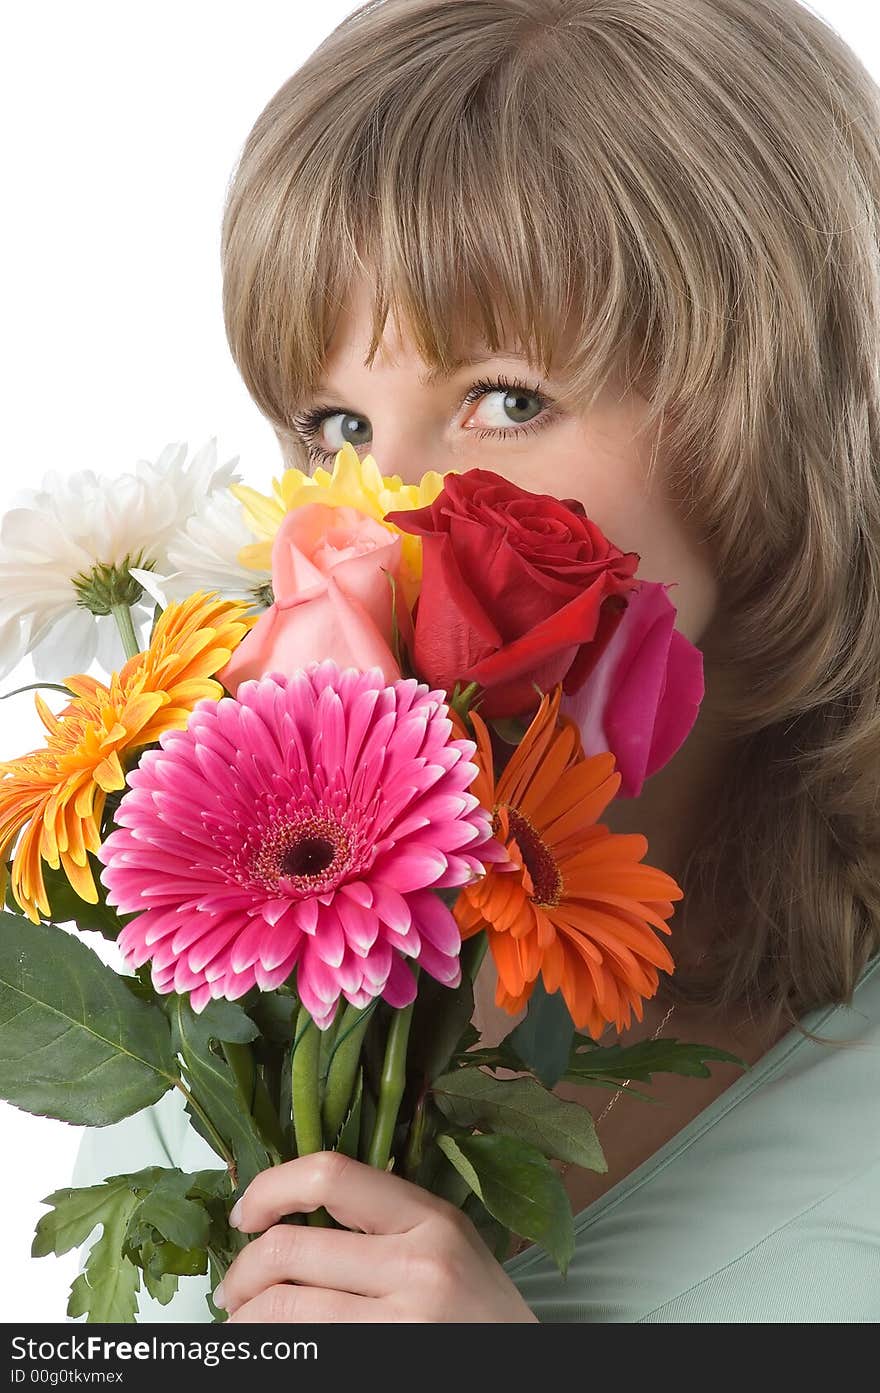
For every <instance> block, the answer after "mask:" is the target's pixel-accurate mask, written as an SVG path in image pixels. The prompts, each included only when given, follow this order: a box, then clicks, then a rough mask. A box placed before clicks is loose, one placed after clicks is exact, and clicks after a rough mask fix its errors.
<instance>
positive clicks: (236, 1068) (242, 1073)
mask: <svg viewBox="0 0 880 1393" xmlns="http://www.w3.org/2000/svg"><path fill="white" fill-rule="evenodd" d="M221 1043H222V1046H223V1053H224V1055H225V1056H226V1063H227V1064H228V1065H229V1067H230V1069H231V1070H232V1072H233V1074H234V1075H235V1081H236V1083H237V1084H238V1091H239V1093H240V1094H241V1097H242V1102H243V1103H244V1105H245V1107H246V1108H247V1110H248V1112H250V1111H251V1108H252V1107H253V1103H254V1057H253V1055H252V1053H251V1049H250V1046H249V1045H239V1044H236V1043H235V1042H234V1041H232V1040H223V1041H222V1042H221Z"/></svg>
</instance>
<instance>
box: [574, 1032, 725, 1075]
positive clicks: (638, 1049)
mask: <svg viewBox="0 0 880 1393" xmlns="http://www.w3.org/2000/svg"><path fill="white" fill-rule="evenodd" d="M706 1060H714V1061H716V1062H717V1063H721V1064H739V1065H740V1067H741V1068H742V1069H747V1068H748V1067H749V1066H748V1064H747V1063H746V1061H745V1060H744V1059H740V1058H739V1056H738V1055H735V1054H728V1052H727V1050H719V1049H716V1048H715V1047H714V1046H712V1045H695V1044H691V1043H689V1042H680V1041H678V1040H675V1039H665V1038H664V1039H660V1040H641V1041H639V1043H638V1044H637V1045H628V1046H625V1047H624V1046H621V1045H610V1046H608V1047H607V1048H604V1049H603V1048H600V1047H599V1046H598V1045H596V1044H595V1043H594V1042H593V1041H592V1040H589V1038H588V1037H584V1036H582V1035H577V1036H575V1044H574V1048H573V1049H572V1052H571V1055H570V1057H569V1062H568V1068H567V1069H566V1071H565V1074H564V1076H563V1077H564V1081H565V1082H566V1083H592V1082H594V1081H596V1080H601V1079H609V1080H615V1081H616V1080H625V1079H626V1080H628V1079H641V1080H642V1081H643V1082H645V1083H650V1082H651V1079H652V1076H653V1075H654V1074H681V1075H684V1076H686V1077H688V1078H699V1079H705V1078H708V1077H709V1074H710V1072H711V1071H710V1070H709V1069H708V1068H707V1067H706V1063H705V1061H706Z"/></svg>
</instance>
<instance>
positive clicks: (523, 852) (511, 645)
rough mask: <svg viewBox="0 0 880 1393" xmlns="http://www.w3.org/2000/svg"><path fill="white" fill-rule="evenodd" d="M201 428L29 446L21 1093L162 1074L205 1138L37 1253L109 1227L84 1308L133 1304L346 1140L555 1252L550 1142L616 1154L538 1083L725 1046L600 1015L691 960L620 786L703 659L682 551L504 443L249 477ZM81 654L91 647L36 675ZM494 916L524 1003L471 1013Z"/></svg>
mask: <svg viewBox="0 0 880 1393" xmlns="http://www.w3.org/2000/svg"><path fill="white" fill-rule="evenodd" d="M184 457H185V447H183V448H182V451H181V450H175V449H173V448H171V449H169V450H168V451H166V452H165V453H164V454H163V456H162V457H161V458H160V460H159V461H158V462H157V463H156V464H147V463H144V462H142V464H141V466H139V469H138V472H137V474H135V475H128V476H123V477H122V478H119V479H111V480H107V479H100V478H97V477H96V476H95V475H94V474H93V473H91V472H86V473H84V474H82V475H78V476H74V477H73V478H71V479H70V480H67V481H64V480H59V479H57V478H55V479H50V480H47V481H46V487H45V488H44V489H43V491H42V492H37V493H33V494H29V495H27V496H26V497H25V498H24V500H23V502H22V505H21V506H19V507H16V508H14V509H12V510H11V511H10V512H8V513H7V514H6V515H5V517H4V518H3V523H2V529H0V583H2V587H3V597H2V608H0V672H8V671H10V670H11V668H12V667H13V666H14V665H15V664H16V663H17V662H18V661H19V659H20V658H21V657H22V656H24V654H25V653H27V652H30V653H31V654H32V655H33V660H34V666H35V672H36V675H37V676H38V677H39V678H40V679H41V680H40V681H39V682H37V683H34V684H32V685H33V686H34V687H38V688H39V687H42V688H54V689H55V690H58V691H61V692H63V693H64V695H65V698H66V699H67V700H66V704H65V705H63V706H62V707H61V709H60V710H58V711H53V710H51V709H50V707H49V705H48V704H47V702H46V700H45V699H44V698H43V697H42V696H41V695H40V694H39V692H38V691H37V692H36V693H35V696H34V700H35V702H36V708H37V712H38V713H39V716H40V719H41V721H42V723H43V725H44V726H45V728H46V733H47V734H46V741H45V745H44V747H43V748H41V749H37V750H34V751H32V752H30V753H28V754H25V755H23V756H21V757H19V758H17V759H12V760H10V761H7V762H5V763H3V764H2V765H0V870H2V873H3V878H4V885H3V891H2V894H3V896H5V905H6V910H7V912H5V913H3V914H2V915H0V1096H2V1097H3V1098H5V1099H7V1100H8V1101H9V1102H11V1103H13V1104H14V1105H15V1106H17V1107H19V1108H22V1109H25V1110H26V1111H28V1112H31V1113H36V1114H39V1115H42V1116H50V1117H55V1118H59V1119H61V1120H63V1121H66V1122H68V1123H71V1124H77V1125H85V1126H89V1127H102V1126H106V1125H107V1124H109V1123H112V1122H116V1121H119V1120H121V1119H122V1118H124V1117H127V1116H129V1115H131V1114H133V1113H136V1112H138V1111H140V1110H141V1109H143V1108H147V1107H150V1106H151V1105H153V1104H154V1103H156V1102H157V1100H158V1099H159V1098H160V1097H162V1095H163V1094H164V1093H165V1092H166V1091H167V1090H168V1089H178V1090H179V1091H180V1092H181V1094H182V1095H183V1098H184V1099H185V1106H186V1110H187V1113H188V1116H189V1119H190V1122H191V1125H192V1126H193V1127H194V1128H195V1129H196V1130H197V1132H198V1133H199V1134H200V1135H201V1136H202V1137H203V1138H204V1139H205V1140H206V1141H207V1142H208V1143H209V1145H210V1147H211V1148H212V1149H213V1150H214V1151H215V1152H216V1155H217V1161H218V1164H217V1167H216V1169H207V1170H201V1171H198V1172H197V1173H194V1174H187V1173H183V1172H181V1171H180V1170H178V1169H175V1168H171V1167H169V1168H162V1167H155V1166H152V1167H149V1168H147V1169H142V1170H135V1171H132V1172H131V1173H128V1174H122V1175H114V1176H110V1177H107V1178H106V1179H105V1181H104V1182H103V1183H102V1184H100V1185H97V1186H90V1187H87V1188H83V1189H70V1188H67V1189H61V1190H58V1191H56V1192H55V1193H53V1194H51V1195H49V1196H47V1197H46V1199H45V1200H44V1203H45V1204H47V1205H48V1206H49V1207H50V1208H49V1211H48V1212H47V1213H46V1214H44V1215H43V1216H42V1218H41V1219H40V1221H39V1223H38V1225H37V1231H36V1237H35V1241H34V1247H33V1253H34V1255H35V1256H39V1255H43V1254H46V1253H50V1252H53V1253H63V1252H66V1251H68V1250H70V1249H71V1248H73V1247H74V1246H76V1245H78V1244H81V1243H83V1242H84V1241H85V1239H86V1238H87V1237H88V1236H89V1234H90V1233H91V1232H92V1230H93V1228H94V1227H95V1225H96V1224H98V1223H100V1224H101V1225H102V1235H101V1237H100V1238H99V1239H98V1240H97V1242H95V1244H94V1245H93V1247H92V1249H91V1252H90V1254H89V1259H88V1263H87V1265H86V1268H85V1270H84V1271H83V1272H82V1273H81V1274H80V1275H79V1276H78V1277H77V1279H76V1280H75V1282H74V1283H73V1287H72V1290H71V1296H70V1302H69V1305H68V1314H69V1315H70V1316H71V1317H75V1316H81V1315H86V1317H87V1319H88V1320H89V1321H116V1322H119V1321H132V1320H134V1319H136V1311H137V1293H138V1291H139V1290H140V1289H141V1280H143V1283H144V1285H145V1286H146V1289H147V1290H148V1291H149V1292H150V1293H151V1294H152V1295H153V1296H155V1297H156V1298H157V1299H158V1300H159V1301H160V1302H167V1301H169V1300H170V1299H171V1297H172V1296H173V1294H174V1292H175V1290H176V1287H177V1282H178V1278H179V1276H181V1275H191V1274H196V1273H205V1272H207V1271H208V1270H209V1267H210V1272H211V1276H212V1281H214V1282H217V1281H219V1280H220V1279H221V1278H222V1277H223V1275H224V1273H225V1271H226V1268H227V1267H228V1265H229V1264H230V1262H231V1261H232V1260H233V1258H234V1257H235V1255H236V1253H237V1252H238V1251H240V1249H241V1247H242V1246H243V1245H244V1244H245V1243H246V1242H247V1241H248V1240H247V1238H246V1236H244V1235H242V1234H241V1233H239V1232H238V1231H237V1230H236V1229H235V1228H233V1227H231V1226H230V1225H229V1222H228V1218H229V1213H230V1210H231V1208H232V1206H233V1204H234V1202H235V1200H236V1199H237V1198H238V1196H239V1195H240V1194H241V1193H242V1192H243V1190H244V1189H245V1188H246V1187H247V1185H248V1184H249V1183H250V1181H251V1180H252V1179H253V1178H254V1176H255V1175H257V1174H258V1173H259V1172H260V1171H262V1170H264V1169H266V1168H267V1167H269V1166H273V1165H277V1164H280V1163H281V1162H283V1161H286V1160H290V1159H292V1158H293V1157H296V1156H301V1155H305V1154H308V1153H311V1152H316V1151H320V1150H328V1151H334V1150H336V1151H340V1152H343V1153H345V1154H346V1155H348V1156H350V1157H354V1158H357V1159H359V1160H361V1161H365V1162H368V1163H369V1164H370V1165H373V1166H378V1167H382V1168H385V1169H391V1168H394V1169H395V1170H396V1171H397V1172H398V1173H400V1174H402V1175H404V1176H405V1177H407V1178H408V1179H410V1180H412V1181H414V1182H415V1183H417V1184H419V1185H422V1186H425V1187H426V1188H428V1189H429V1190H431V1191H433V1192H434V1193H437V1194H441V1195H443V1196H445V1197H446V1198H447V1199H449V1200H451V1201H452V1202H453V1203H454V1204H456V1205H458V1206H461V1207H462V1208H463V1209H464V1211H465V1212H466V1213H467V1214H468V1216H469V1217H470V1218H471V1220H472V1221H473V1223H474V1225H475V1226H476V1227H477V1229H478V1230H479V1232H480V1233H481V1235H482V1237H483V1238H484V1240H485V1242H486V1243H487V1244H488V1245H489V1247H490V1248H491V1250H492V1251H493V1252H494V1253H495V1255H496V1256H497V1257H498V1258H499V1260H503V1258H504V1257H505V1256H506V1255H507V1251H508V1248H509V1246H510V1243H511V1239H512V1237H513V1236H517V1237H519V1238H525V1239H527V1240H530V1241H532V1242H535V1243H537V1244H539V1245H541V1246H542V1247H543V1248H544V1249H545V1250H546V1251H547V1252H548V1253H549V1254H551V1255H552V1258H553V1259H554V1261H555V1262H556V1264H557V1265H558V1267H559V1269H560V1271H561V1272H563V1273H564V1272H565V1270H566V1267H567V1264H568V1262H569V1259H570V1256H571V1253H572V1249H573V1242H574V1234H573V1221H572V1213H571V1206H570V1203H569V1201H568V1198H567V1195H566V1192H565V1189H564V1187H563V1183H562V1180H561V1177H560V1174H559V1171H558V1170H557V1169H556V1168H555V1167H554V1165H553V1162H554V1161H557V1162H574V1163H576V1164H578V1165H580V1166H583V1167H587V1168H590V1169H595V1170H604V1169H605V1168H606V1166H605V1160H604V1157H603V1155H602V1151H601V1148H600V1146H599V1143H598V1141H597V1138H596V1134H595V1130H594V1126H593V1122H592V1119H591V1117H590V1115H589V1113H588V1112H587V1110H586V1109H584V1108H582V1107H579V1106H577V1105H576V1104H574V1103H571V1102H567V1101H564V1100H563V1099H561V1098H559V1097H557V1096H556V1095H555V1094H554V1092H553V1089H554V1087H555V1086H556V1084H557V1083H559V1082H560V1081H561V1080H564V1081H566V1082H574V1083H578V1082H583V1083H587V1082H589V1083H599V1084H604V1085H606V1086H609V1087H616V1086H617V1085H618V1084H619V1083H620V1081H621V1080H623V1079H625V1080H626V1081H627V1082H629V1081H630V1080H631V1079H633V1078H642V1079H648V1080H650V1078H651V1075H652V1072H657V1071H662V1070H666V1071H669V1070H673V1071H676V1072H679V1073H690V1074H703V1075H705V1074H706V1073H707V1072H708V1070H707V1068H706V1064H705V1060H707V1059H727V1060H730V1059H734V1058H735V1057H734V1056H731V1055H728V1054H726V1053H725V1052H723V1051H719V1050H713V1049H710V1048H708V1047H704V1046H698V1045H692V1044H681V1043H678V1042H676V1041H674V1040H659V1041H655V1042H654V1043H653V1044H652V1045H651V1047H650V1049H649V1050H648V1051H647V1052H646V1051H645V1050H644V1048H641V1049H640V1048H639V1047H634V1048H630V1049H628V1050H627V1049H621V1048H620V1047H619V1046H615V1045H614V1044H610V1045H607V1046H604V1047H603V1046H602V1045H600V1043H599V1041H600V1038H601V1036H602V1035H603V1032H604V1031H605V1029H606V1027H607V1026H609V1025H610V1026H613V1027H615V1029H616V1030H617V1031H621V1030H624V1029H625V1028H626V1027H627V1026H628V1025H629V1024H630V1021H631V1017H632V1013H633V1012H634V1013H635V1015H636V1017H637V1019H641V1014H642V1002H643V1000H644V999H646V998H648V997H650V996H652V995H653V994H654V992H655V991H656V990H657V987H658V982H659V973H660V972H671V971H672V970H673V967H674V964H673V960H672V957H671V955H670V953H669V950H668V948H667V946H666V945H665V943H664V942H663V939H662V937H661V935H663V934H665V935H668V934H669V933H670V927H669V924H668V922H667V921H668V920H669V919H670V917H671V916H672V914H673V902H674V901H677V900H679V899H681V897H682V891H681V889H680V888H679V886H678V885H677V884H676V882H675V881H674V880H673V879H672V878H671V877H670V876H669V875H667V874H666V873H665V872H664V871H662V870H659V869H655V868H654V867H651V866H649V865H646V864H644V860H643V858H644V856H645V854H646V852H647V842H646V839H645V838H644V837H642V836H638V835H622V834H615V833H612V832H610V831H609V829H608V828H607V827H606V826H605V825H603V824H602V823H601V822H600V821H599V818H600V817H601V815H602V813H603V811H604V809H605V808H606V807H607V806H608V804H609V803H610V802H611V800H612V799H613V798H615V797H635V796H637V794H638V793H639V791H640V789H641V786H642V784H643V782H644V780H645V779H646V778H647V777H649V776H650V775H651V774H652V773H653V772H654V771H655V770H656V769H658V768H660V767H661V766H662V765H663V764H664V763H665V762H666V761H667V760H668V759H669V758H670V757H671V756H672V754H674V752H675V751H676V749H678V748H679V746H680V745H681V744H682V742H683V741H684V739H685V738H686V736H687V734H688V732H689V730H690V729H691V727H692V725H693V722H694V720H695V717H696V714H697V710H698V707H699V703H700V700H701V698H702V695H703V684H702V664H701V657H700V654H699V652H698V650H696V649H695V648H694V647H693V646H692V645H691V644H689V643H688V642H687V640H686V639H685V638H684V637H683V636H682V635H681V634H680V633H679V632H677V631H676V630H675V628H674V622H673V621H674V616H675V611H674V607H673V606H672V604H671V603H670V601H669V599H668V596H667V593H666V592H667V589H668V588H669V587H668V586H666V585H661V584H655V583H650V582H645V581H640V580H639V579H638V577H637V576H636V570H637V566H638V562H639V557H638V556H637V555H636V554H635V553H624V552H622V551H621V550H620V549H619V548H618V547H616V546H615V545H614V544H613V543H612V542H611V541H609V540H608V539H606V538H605V537H604V536H603V535H602V533H601V531H600V530H599V528H598V527H597V526H596V525H595V524H594V523H593V522H592V521H591V520H590V519H589V518H588V517H587V515H586V513H585V510H584V508H583V506H582V505H581V504H580V503H578V502H576V501H575V500H572V499H565V500H561V501H560V500H557V499H555V498H552V497H550V496H547V495H537V494H533V493H529V492H527V491H525V490H523V489H521V488H517V487H516V486H514V485H513V484H511V483H509V482H507V481H506V480H505V479H503V478H501V477H499V476H498V475H496V474H493V473H491V472H488V471H486V470H481V469H474V470H470V471H468V472H466V473H464V474H457V473H450V474H446V475H445V476H442V477H441V476H440V475H437V474H434V473H428V474H425V475H424V477H423V478H422V479H421V481H420V483H419V485H418V486H415V485H404V484H403V483H402V482H401V480H400V479H399V478H398V477H397V476H392V477H390V478H386V477H383V476H382V475H381V474H380V472H379V470H378V468H377V466H376V463H375V461H374V460H373V458H372V456H368V457H367V458H366V459H365V460H363V461H361V460H360V459H359V457H358V456H357V454H356V452H355V451H354V449H353V447H352V446H351V445H346V446H344V447H343V449H342V450H340V451H339V453H338V455H337V456H336V459H335V463H334V468H333V471H332V474H330V473H328V472H327V471H325V470H323V469H318V470H317V471H316V472H315V474H314V475H312V476H308V475H304V474H302V473H300V472H299V471H298V470H295V469H292V470H288V471H287V472H286V473H285V474H284V476H283V479H282V480H280V481H277V482H276V483H275V486H274V494H273V496H272V497H270V498H266V497H264V496H262V495H261V494H259V493H257V492H255V491H254V490H253V489H250V488H247V487H245V486H244V485H243V484H242V483H241V482H240V480H239V476H237V475H234V474H233V473H232V465H234V463H235V461H233V462H232V464H230V465H225V466H222V467H219V468H218V466H217V462H216V449H215V446H214V442H211V444H210V445H209V446H208V447H206V449H205V450H203V451H202V452H201V454H200V455H199V456H197V457H196V460H195V461H194V462H193V464H192V466H191V467H189V468H187V467H186V466H185V462H184ZM114 643H116V644H117V645H120V644H121V651H119V652H117V651H115V650H114ZM96 655H97V657H98V659H99V660H100V661H102V662H103V663H104V664H105V666H106V668H107V670H108V672H109V673H110V675H109V680H108V681H106V682H104V681H100V680H98V679H97V678H95V677H93V676H88V675H86V674H85V673H84V672H83V671H79V672H77V673H75V674H73V675H69V676H65V677H63V678H61V680H60V681H57V680H56V681H52V680H49V679H53V678H54V679H58V678H59V675H60V673H61V672H63V671H64V670H65V669H66V668H70V667H73V666H76V665H78V666H79V667H81V668H84V667H87V666H89V665H90V663H91V662H92V660H93V659H94V658H95V657H96ZM19 690H21V691H25V690H30V688H21V689H19ZM8 695H13V694H12V693H9V694H8ZM63 926H72V929H71V928H70V927H63ZM77 930H78V931H86V932H94V931H97V932H98V933H100V934H102V935H103V936H104V937H105V938H107V939H110V940H113V941H115V944H116V945H117V947H118V950H119V953H120V955H121V963H122V970H118V971H117V970H114V969H113V968H112V967H111V966H108V965H107V964H106V963H105V962H104V961H103V959H102V957H101V956H99V955H98V954H97V953H96V952H95V951H94V950H93V949H92V948H91V947H90V946H89V944H88V943H87V942H86V941H85V939H83V938H81V937H79V936H78V933H77V932H76V931H77ZM487 951H488V952H489V953H491V959H492V964H493V965H494V969H495V972H496V974H497V985H496V995H495V1000H496V1004H497V1006H499V1007H500V1008H503V1009H504V1010H505V1011H506V1012H508V1013H510V1014H511V1015H512V1016H513V1015H518V1014H520V1013H521V1012H522V1010H523V1008H524V1007H525V1008H527V1014H526V1017H525V1019H524V1020H522V1021H521V1023H520V1024H518V1025H517V1026H516V1028H515V1029H513V1030H512V1031H511V1032H510V1033H509V1034H508V1035H507V1037H506V1038H505V1039H504V1040H503V1041H501V1043H500V1044H499V1045H497V1046H491V1047H481V1037H480V1034H479V1032H478V1031H477V1030H476V1028H475V1027H474V1024H473V1022H472V1016H473V1014H474V991H473V985H474V980H475V978H476V976H477V973H478V971H479V969H480V966H481V964H482V962H483V960H484V955H485V954H486V953H487ZM736 1062H740V1063H741V1062H742V1061H736ZM499 1071H500V1073H501V1074H506V1075H509V1074H510V1073H511V1072H512V1073H513V1075H514V1077H512V1078H511V1077H499V1076H498V1075H499ZM290 1217H291V1221H293V1222H297V1221H300V1220H301V1218H302V1216H290ZM306 1221H307V1222H310V1223H319V1224H333V1223H334V1222H335V1221H334V1219H333V1218H332V1216H330V1215H328V1214H327V1213H326V1211H322V1210H317V1211H315V1212H314V1213H311V1214H309V1215H307V1216H306ZM208 1302H209V1307H210V1310H211V1314H212V1316H213V1318H214V1319H215V1320H223V1319H225V1313H224V1312H222V1311H219V1310H218V1309H217V1308H215V1307H214V1305H213V1302H212V1301H211V1300H210V1298H208Z"/></svg>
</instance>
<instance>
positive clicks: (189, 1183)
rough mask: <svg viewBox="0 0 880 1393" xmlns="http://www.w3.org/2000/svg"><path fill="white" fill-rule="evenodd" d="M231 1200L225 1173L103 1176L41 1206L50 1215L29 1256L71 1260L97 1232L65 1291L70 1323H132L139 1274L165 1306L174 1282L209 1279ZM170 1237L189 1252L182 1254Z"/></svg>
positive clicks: (150, 1169) (152, 1170) (155, 1170)
mask: <svg viewBox="0 0 880 1393" xmlns="http://www.w3.org/2000/svg"><path fill="white" fill-rule="evenodd" d="M229 1193H230V1184H229V1175H228V1173H227V1172H225V1171H210V1170H203V1171H195V1172H193V1173H191V1174H187V1173H185V1172H182V1171H180V1170H177V1169H173V1168H172V1169H165V1168H163V1167H161V1166H147V1167H146V1168H145V1169H144V1170H141V1171H136V1172H134V1173H132V1174H127V1175H113V1176H109V1177H108V1178H107V1179H106V1180H104V1181H103V1182H102V1183H101V1184H100V1185H91V1186H88V1187H86V1188H83V1189H64V1190H56V1191H55V1192H54V1193H53V1194H51V1195H48V1196H47V1197H46V1198H45V1199H44V1200H43V1203H44V1204H48V1205H51V1206H53V1208H52V1209H51V1210H50V1212H49V1213H47V1214H44V1215H43V1216H42V1217H41V1219H40V1220H39V1222H38V1224H37V1228H36V1233H35V1236H34V1241H33V1245H32V1248H31V1252H32V1255H33V1256H34V1257H44V1256H45V1255H46V1254H47V1253H55V1254H58V1255H60V1254H62V1253H66V1252H69V1251H70V1249H71V1248H74V1247H77V1246H79V1245H80V1244H82V1243H84V1242H85V1241H86V1239H87V1238H88V1236H89V1234H90V1233H91V1232H92V1230H93V1229H94V1228H95V1227H96V1225H98V1224H100V1225H101V1226H102V1229H103V1232H102V1234H101V1236H100V1237H99V1238H98V1239H97V1240H96V1242H95V1243H94V1244H93V1245H92V1248H91V1250H90V1253H89V1257H88V1259H87V1262H86V1267H85V1271H84V1273H82V1274H80V1277H78V1278H77V1280H76V1281H75V1282H74V1284H73V1287H72V1288H71V1298H70V1304H69V1306H68V1315H71V1316H77V1315H84V1314H88V1318H89V1320H90V1321H104V1320H109V1319H112V1320H117V1321H131V1320H133V1319H134V1311H135V1309H136V1303H135V1295H136V1293H137V1292H138V1291H139V1290H140V1277H139V1272H140V1270H141V1269H143V1272H144V1279H145V1284H146V1287H147V1290H148V1291H149V1292H150V1294H151V1295H152V1296H155V1297H156V1299H157V1300H159V1301H160V1302H162V1304H163V1305H164V1304H166V1303H167V1302H168V1301H170V1299H171V1297H172V1296H173V1295H174V1292H175V1291H176V1289H177V1277H178V1275H181V1276H194V1275H197V1274H199V1273H204V1272H206V1271H207V1268H208V1257H207V1252H206V1248H207V1244H208V1242H209V1241H210V1237H211V1230H212V1227H213V1225H214V1223H215V1221H219V1223H221V1224H222V1226H223V1229H224V1231H225V1234H226V1235H228V1234H230V1233H231V1232H232V1231H231V1230H229V1229H228V1227H227V1226H226V1204H227V1202H228V1198H229ZM172 1235H174V1236H176V1237H177V1238H178V1239H180V1240H181V1241H182V1242H183V1243H185V1244H190V1243H191V1244H192V1246H191V1247H181V1246H180V1245H179V1244H178V1243H176V1242H174V1241H173V1239H172Z"/></svg>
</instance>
